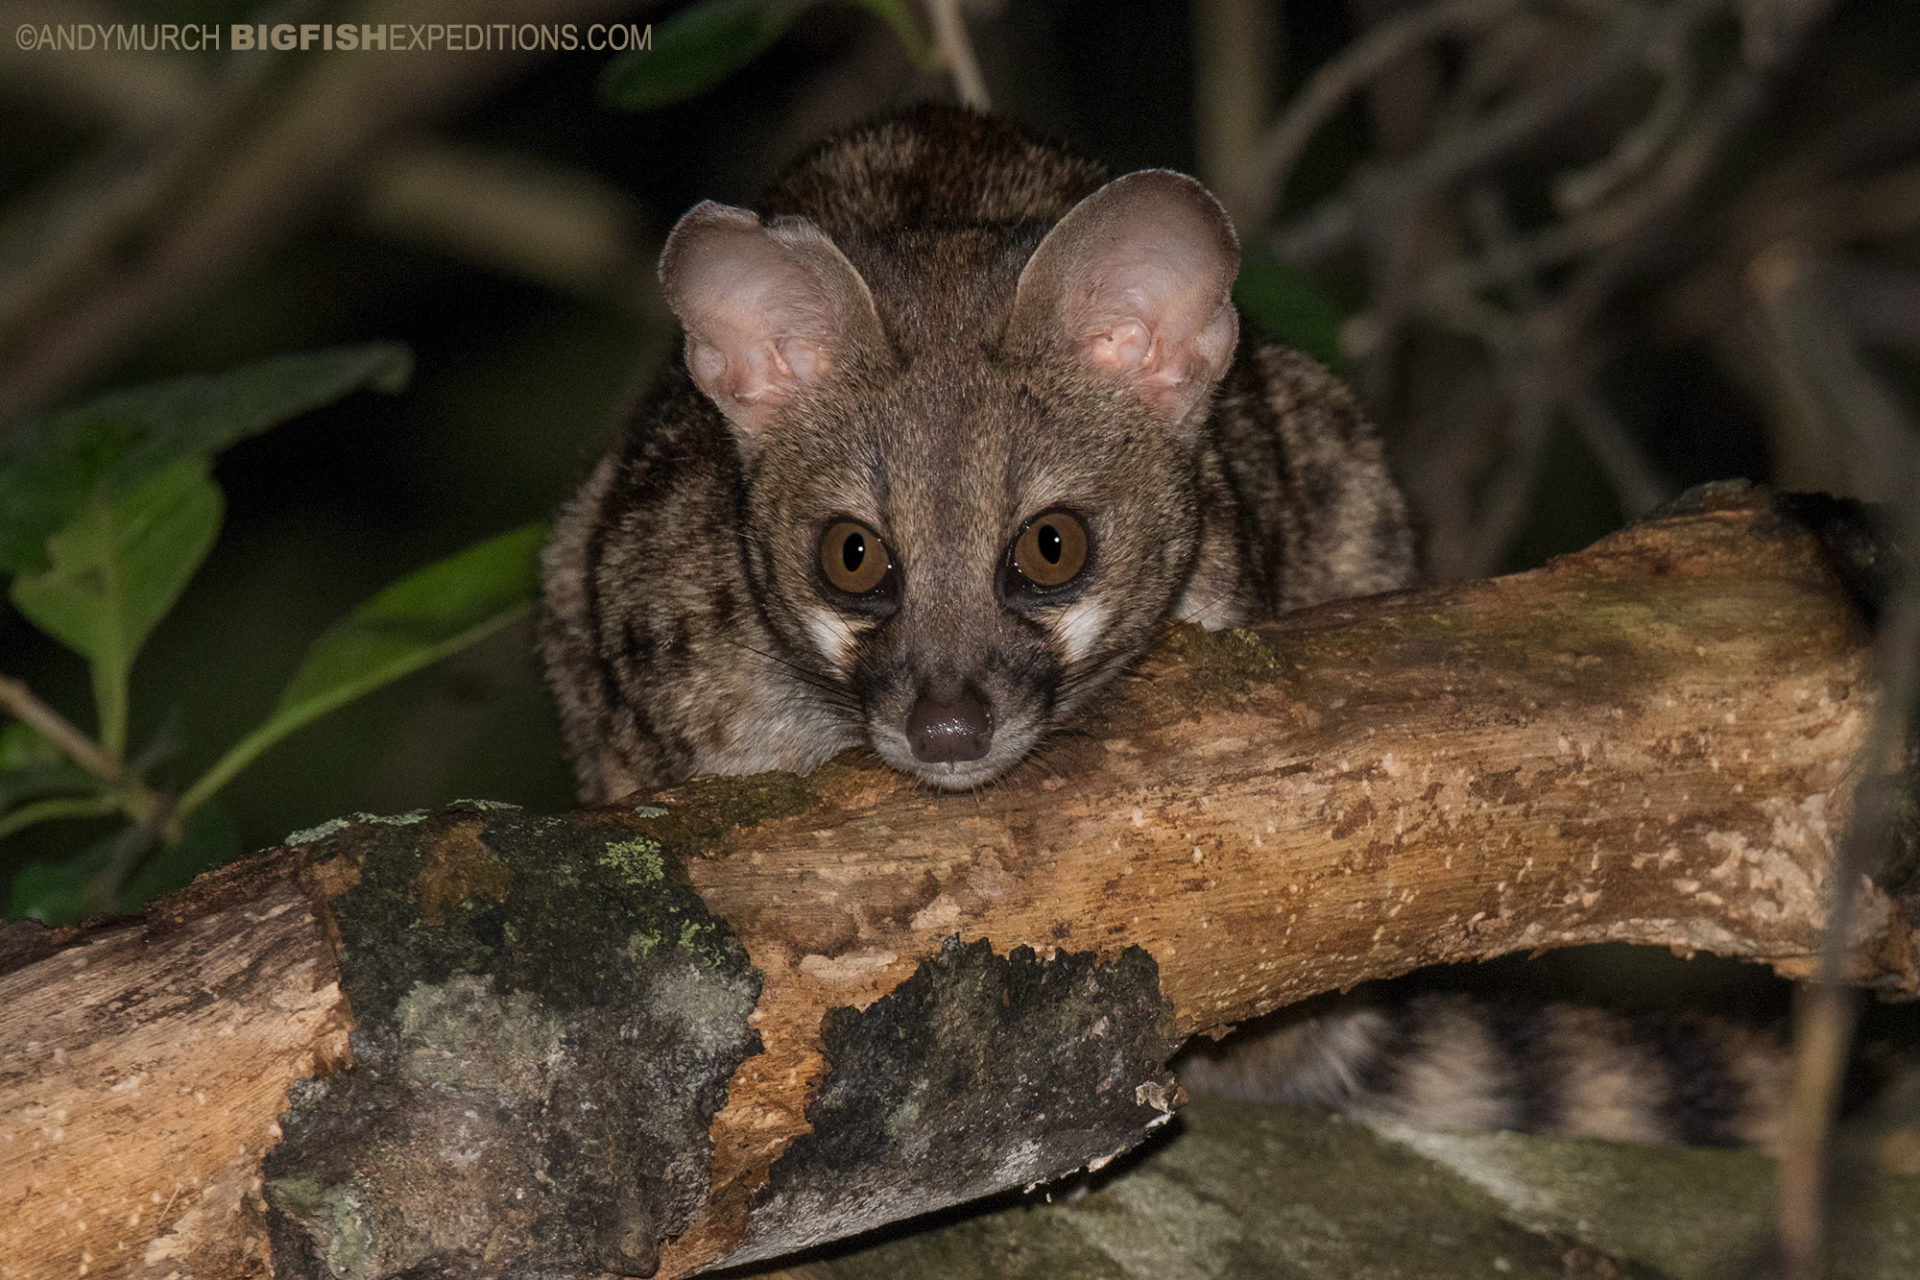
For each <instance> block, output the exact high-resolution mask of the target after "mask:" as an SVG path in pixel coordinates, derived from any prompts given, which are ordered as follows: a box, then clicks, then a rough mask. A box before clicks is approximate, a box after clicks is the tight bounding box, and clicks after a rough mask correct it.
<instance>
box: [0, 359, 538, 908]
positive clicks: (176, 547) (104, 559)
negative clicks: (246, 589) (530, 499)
mask: <svg viewBox="0 0 1920 1280" xmlns="http://www.w3.org/2000/svg"><path fill="white" fill-rule="evenodd" d="M409 368H410V360H409V357H408V355H407V353H406V352H405V351H404V350H402V349H400V348H398V347H394V346H391V345H385V344H375V345H369V346H363V347H353V348H342V349H338V350H333V351H323V352H317V353H313V354H310V355H302V356H288V357H282V358H279V359H273V360H265V361H260V362H258V363H255V364H250V365H247V366H244V367H242V368H240V369H236V370H234V371H232V372H230V373H228V374H224V375H221V376H218V377H207V378H185V379H179V380H176V381H172V382H167V383H163V384H160V385H158V386H154V387H148V388H141V389H137V390H132V391H126V392H120V393H116V394H113V395H109V396H106V397H104V398H102V399H100V400H96V401H94V402H93V403H91V404H88V405H84V406H82V407H80V408H78V409H74V410H71V411H69V412H67V413H64V414H62V415H60V416H58V417H56V418H53V419H51V420H49V421H45V422H42V423H40V424H37V425H35V426H33V427H31V428H29V429H28V430H27V431H25V432H23V433H22V435H21V438H20V440H19V442H18V443H16V444H15V445H14V446H13V447H12V448H11V449H10V450H9V451H8V452H7V454H6V455H5V456H4V458H0V571H5V572H9V573H11V574H12V575H13V579H12V583H11V586H10V589H9V591H8V597H9V599H10V600H11V601H12V602H13V605H14V607H15V608H17V609H18V610H19V611H20V613H21V615H22V616H24V617H25V618H26V619H27V620H28V621H29V622H31V623H32V624H33V625H34V626H36V627H38V628H39V629H40V630H41V631H43V632H45V633H46V634H47V635H49V636H51V637H52V638H53V639H54V640H56V641H58V642H59V643H60V644H62V645H64V646H65V647H66V648H68V649H70V650H72V651H73V652H74V653H75V654H77V655H79V656H80V657H81V658H83V659H85V660H86V662H87V664H88V667H89V669H90V672H91V675H92V686H93V699H94V710H95V716H96V719H97V723H98V728H97V732H96V736H95V738H88V737H87V736H86V735H85V734H84V733H83V732H82V731H81V730H79V729H77V728H73V727H72V725H71V724H69V723H67V722H66V721H65V720H64V718H63V717H61V716H60V715H59V713H58V712H56V711H54V710H53V709H52V708H50V707H47V706H46V705H45V704H44V703H41V702H40V701H39V700H38V699H37V698H35V697H34V696H33V695H32V694H31V693H30V692H29V691H27V690H26V688H25V686H23V685H21V684H19V682H18V681H15V680H11V679H5V678H4V677H3V676H0V679H3V680H4V685H3V686H0V692H3V693H4V694H5V695H6V699H7V706H8V708H9V709H10V710H12V711H14V712H15V713H16V714H17V715H20V716H21V717H22V718H20V719H16V720H13V721H10V722H7V723H5V724H4V725H3V726H0V836H6V835H10V834H12V833H13V832H16V831H19V830H21V829H23V828H25V827H28V826H33V825H37V824H39V823H42V822H50V821H57V820H63V819H66V820H71V819H100V818H105V817H116V816H117V817H118V818H119V819H120V820H121V821H120V822H119V824H117V825H116V826H114V827H113V828H112V829H111V830H110V832H109V833H108V834H107V835H105V836H104V837H101V838H98V839H95V840H93V841H92V842H91V843H88V844H85V845H84V846H83V847H81V848H79V849H77V850H76V851H75V852H74V853H73V854H72V855H70V856H69V857H67V858H65V859H63V860H61V861H59V862H57V863H37V864H32V865H29V866H27V867H25V868H23V869H22V870H21V872H20V873H19V874H18V875H17V876H16V877H15V878H14V883H13V886H12V890H11V895H10V899H9V904H8V905H9V913H10V914H22V915H32V916H37V917H39V918H40V919H42V920H47V921H49V922H59V921H66V920H72V919H76V918H78V917H80V916H82V915H86V914H89V913H96V912H101V911H109V910H123V909H127V908H130V907H132V906H135V905H137V904H138V903H140V902H141V901H144V900H145V899H146V898H147V897H150V896H151V895H153V894H155V893H160V892H164V891H166V890H168V889H171V888H174V887H177V886H178V885H181V884H184V883H185V882H186V881H187V880H189V879H191V878H192V877H193V876H194V875H195V874H196V873H197V872H199V871H201V870H203V869H204V868H206V867H207V866H210V865H213V864H214V863H216V862H219V861H222V860H224V859H226V858H230V857H232V856H233V854H234V853H235V852H236V851H237V840H236V838H235V835H234V831H233V827H232V825H231V824H230V823H229V822H228V821H227V820H226V818H225V817H224V816H222V815H221V814H220V812H219V811H218V810H217V809H216V808H214V807H212V806H210V805H209V804H208V802H209V801H210V800H211V799H212V798H213V797H214V796H215V795H216V793H218V792H219V790H220V789H221V788H222V787H223V786H225V785H226V783H227V782H229V781H230V780H231V779H232V778H233V777H234V775H235V774H237V773H239V772H240V770H241V769H243V768H245V767H246V766H247V765H248V764H249V763H251V762H252V761H253V760H254V759H255V758H256V757H258V756H259V755H260V753H261V752H263V751H265V750H266V749H267V748H269V747H271V746H273V745H274V744H275V743H277V742H279V741H280V740H281V739H283V738H285V737H286V736H287V735H288V734H291V733H293V732H295V731H296V730H298V729H300V728H302V727H303V726H305V725H307V724H309V723H311V722H312V721H313V720H314V719H316V718H318V717H319V716H322V715H324V714H326V713H327V712H329V711H332V710H334V709H335V708H337V707H340V706H342V705H344V704H345V703H347V702H350V701H352V700H353V699H355V698H358V697H360V696H362V695H363V694H366V693H369V692H371V691H372V690H374V689H377V688H379V687H381V686H382V685H386V684H389V683H391V682H392V681H394V680H397V679H399V678H400V677H402V676H404V675H406V674H408V673H409V672H412V671H416V670H418V669H420V668H421V667H423V666H425V665H427V664H428V663H431V662H434V661H436V660H438V659H440V658H442V657H445V656H447V655H448V654H451V653H455V652H457V651H459V650H460V649H462V648H465V647H466V646H467V645H470V644H472V643H474V642H475V641H477V640H479V639H481V638H482V637H484V636H486V635H488V634H490V633H491V632H493V631H494V630H497V629H498V628H499V627H501V626H503V625H505V624H506V623H507V622H509V621H511V620H512V619H513V618H515V617H518V616H520V615H521V614H522V613H524V612H525V611H526V609H527V608H528V607H529V604H530V602H531V600H532V597H533V593H534V588H535V583H536V579H537V574H536V564H535V559H536V553H537V550H538V547H539V543H540V541H541V539H542V538H543V536H544V528H543V527H541V526H538V525H529V526H525V527H523V528H520V529H516V530H513V531H512V532H510V533H506V534H502V535H500V536H499V537H496V538H493V539H490V540H488V541H486V542H482V543H480V544H479V545H477V546H474V547H470V548H468V549H467V550H465V551H462V552H460V553H458V554H456V555H453V556H451V557H449V558H447V559H445V560H443V561H440V562H439V563H437V564H433V565H429V566H427V567H426V568H424V569H421V570H419V571H417V572H415V573H413V574H411V575H409V576H408V577H405V578H403V579H401V580H400V581H398V582H396V583H394V584H393V585H392V586H389V587H387V588H386V589H385V590H383V591H381V592H379V593H377V594H376V595H375V596H374V597H373V598H372V599H370V600H368V601H366V602H365V603H363V604H362V605H361V606H360V607H359V608H357V609H355V610H353V611H352V612H351V613H349V614H348V615H347V616H346V617H344V618H342V619H341V620H340V621H339V622H337V623H335V624H334V625H333V626H332V627H331V628H329V629H328V630H327V631H326V632H325V633H324V634H323V635H321V636H320V637H319V639H318V640H316V641H315V642H314V645H313V647H312V649H311V650H310V651H309V653H308V655H307V658H306V660H305V662H304V663H302V665H301V667H300V669H299V670H298V671H297V672H296V673H295V674H294V676H293V679H292V681H291V682H290V683H289V685H288V686H287V689H286V692H285V693H284V694H283V695H282V696H281V699H280V701H279V703H278V705H277V706H275V707H274V708H273V710H272V711H271V712H270V713H269V714H268V716H267V718H266V720H265V721H264V722H263V723H262V724H261V725H260V726H259V727H258V728H257V729H255V730H254V731H253V732H251V733H249V734H247V735H245V736H244V737H243V738H242V739H241V741H240V742H238V743H237V744H235V745H234V746H233V747H232V748H231V749H229V750H228V751H227V752H226V754H225V755H223V756H222V757H221V758H220V760H219V761H218V762H217V763H216V764H215V765H214V766H213V767H212V768H210V769H208V770H207V772H206V773H205V774H204V775H202V776H201V777H200V778H199V779H198V780H197V781H196V782H194V783H193V784H192V785H191V786H190V787H188V788H187V789H186V790H185V791H184V792H183V793H182V794H181V795H180V796H179V797H178V798H175V797H173V796H170V795H167V794H164V793H162V792H160V791H156V790H154V789H153V788H152V787H151V786H149V785H148V780H147V778H148V774H149V773H150V772H151V771H152V770H153V768H154V767H155V766H156V765H157V764H159V763H161V762H162V761H164V760H165V759H166V758H167V757H168V755H169V754H170V752H171V748H172V744H171V742H170V740H169V739H168V736H167V735H165V734H162V735H160V737H159V738H157V739H156V740H155V741H153V742H150V743H147V744H144V745H143V746H142V748H141V749H140V750H139V751H137V752H130V751H129V743H128V741H127V737H128V725H129V708H128V698H129V693H128V690H129V676H130V673H131V671H132V669H133V664H134V661H135V659H136V658H137V657H138V656H139V653H140V650H141V648H142V646H143V645H144V644H145V643H146V641H147V638H148V637H149V636H150V635H151V634H152V633H153V630H154V628H155V627H156V626H158V625H159V624H160V623H161V621H162V620H163V619H164V618H165V617H166V615H167V613H168V612H169V611H170V610H171V609H172V607H173V605H174V603H175V601H177V600H178V599H179V597H180V593H181V592H182V591H183V590H184V589H185V587H186V585H187V583H188V581H189V580H191V579H192V577H193V575H194V573H195V571H196V570H198V569H199V567H200V565H201V563H202V562H203V561H204V560H205V559H206V557H207V553H208V552H209V551H210V550H211V549H212V547H213V544H214V540H215V538H216V537H217V536H218V534H219V530H220V521H221V515H222V512H223V507H224V502H223V499H222V496H221V493H220V489H219V487H218V485H216V484H215V482H214V480H213V478H212V474H211V470H212V458H213V455H214V454H215V453H216V452H218V451H219V450H220V449H222V448H224V447H225V446H227V445H229V444H232V443H234V442H235V441H237V440H241V439H244V438H245V437H247V436H250V435H253V434H256V433H258V432H260V431H263V430H265V429H267V428H268V427H271V426H273V425H275V424H276V423H279V422H282V421H285V420H286V419H288V418H291V417H294V416H297V415H298V414H300V413H303V412H306V411H307V410H309V409H313V408H317V407H319V406H321V405H324V404H327V403H329V402H331V401H333V400H335V399H338V398H339V397H341V396H343V395H346V394H348V393H349V392H352V391H354V390H357V389H362V388H365V389H372V390H380V391H389V392H391V391H397V390H399V389H400V388H401V387H402V386H403V385H404V384H405V381H406V378H407V376H408V372H409ZM95 829H96V830H97V827H96V828H95Z"/></svg>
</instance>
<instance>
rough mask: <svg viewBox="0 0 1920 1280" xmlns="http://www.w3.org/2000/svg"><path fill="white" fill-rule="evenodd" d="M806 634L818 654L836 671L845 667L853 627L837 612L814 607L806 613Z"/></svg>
mask: <svg viewBox="0 0 1920 1280" xmlns="http://www.w3.org/2000/svg"><path fill="white" fill-rule="evenodd" d="M807 635H808V637H809V638H810V639H812V641H813V647H814V648H816V649H818V650H819V651H820V656H821V657H823V658H825V659H826V660H827V661H828V662H829V663H831V664H832V665H833V668H834V670H836V671H845V670H846V669H847V655H848V653H850V652H851V651H852V649H853V628H851V627H849V626H848V625H847V622H846V619H844V618H842V617H841V616H840V615H839V614H837V613H828V612H827V611H825V610H824V609H816V610H813V611H812V612H810V613H808V615H807Z"/></svg>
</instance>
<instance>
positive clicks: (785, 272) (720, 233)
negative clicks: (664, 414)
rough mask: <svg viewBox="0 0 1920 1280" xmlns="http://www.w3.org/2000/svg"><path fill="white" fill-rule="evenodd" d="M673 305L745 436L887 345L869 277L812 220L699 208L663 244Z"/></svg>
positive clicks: (703, 382)
mask: <svg viewBox="0 0 1920 1280" xmlns="http://www.w3.org/2000/svg"><path fill="white" fill-rule="evenodd" d="M660 282H661V283H662V284H663V285H664V286H665V287H666V292H667V305H668V306H670V307H672V308H673V313H674V314H675V315H676V316H678V317H679V318H680V323H681V325H682V327H684V328H685V329H686V331H687V369H688V371H689V372H690V373H692V374H693V380H694V381H695V382H696V383H698V384H699V387H700V390H702V391H704V392H705V393H706V395H707V398H708V399H710V400H712V401H713V402H714V404H716V405H717V406H719V408H720V411H721V412H722V413H724V414H726V416H727V420H728V421H729V422H731V423H732V424H733V425H734V427H735V428H736V429H737V430H738V431H739V432H740V433H741V434H742V436H743V437H744V438H746V439H749V440H750V439H751V438H752V437H754V436H757V435H758V434H759V433H761V432H763V431H765V430H766V429H767V427H768V425H769V424H771V423H772V421H773V420H774V418H775V417H776V416H777V415H778V413H779V412H780V410H781V409H782V408H783V407H785V406H786V404H787V403H788V402H789V401H791V400H792V399H793V398H794V397H795V396H796V395H798V394H799V393H801V392H802V391H804V390H806V389H807V388H808V387H810V386H812V385H813V384H814V383H817V382H818V381H820V380H821V379H822V378H824V377H826V376H827V375H828V374H829V373H830V372H832V371H833V370H834V369H836V368H838V367H840V365H841V364H843V363H845V362H846V361H847V360H849V359H852V358H854V357H855V355H856V353H857V352H859V351H860V350H862V349H866V350H869V351H873V352H881V351H884V350H885V338H884V335H883V334H882V332H881V329H880V319H879V316H878V315H877V314H876V313H875V311H874V309H873V295H872V294H871V293H869V292H868V290H867V283H866V281H864V280H862V279H861V278H860V273H859V272H858V271H856V270H854V268H853V264H852V263H850V262H848V261H847V259H846V255H845V254H843V253H841V252H840V250H839V248H838V246H836V245H835V244H834V243H833V241H831V240H829V239H827V237H826V235H825V233H823V232H822V231H821V230H820V228H818V227H816V226H814V225H813V223H811V222H809V221H807V220H806V219H805V218H798V217H786V218H776V219H775V220H773V221H772V222H771V223H768V224H765V225H763V224H762V223H761V221H760V219H759V218H758V217H756V216H755V215H754V214H752V213H751V212H749V211H748V210H746V209H737V208H734V207H733V206H731V205H724V204H716V203H714V202H713V201H711V200H708V201H704V202H703V203H701V204H697V205H695V206H694V207H693V208H692V209H690V210H688V211H687V213H686V214H685V215H684V216H683V217H682V218H681V219H680V221H679V223H678V224H677V225H676V226H675V227H674V229H673V234H672V235H670V236H668V237H667V244H666V248H664V249H663V250H661V253H660Z"/></svg>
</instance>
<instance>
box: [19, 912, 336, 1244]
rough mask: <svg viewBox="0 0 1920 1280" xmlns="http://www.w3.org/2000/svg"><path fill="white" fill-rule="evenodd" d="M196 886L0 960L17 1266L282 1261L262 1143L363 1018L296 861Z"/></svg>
mask: <svg viewBox="0 0 1920 1280" xmlns="http://www.w3.org/2000/svg"><path fill="white" fill-rule="evenodd" d="M207 880H211V881H214V882H215V883H217V882H218V877H207V878H205V880H203V889H204V888H207V887H211V886H208V885H206V883H205V881H207ZM182 901H183V903H184V902H191V903H192V904H193V905H194V906H195V907H197V908H199V909H198V910H196V911H194V912H193V913H192V914H189V915H186V916H185V917H176V916H173V915H171V914H170V913H167V912H163V911H156V912H155V913H153V914H152V915H151V916H150V917H149V918H148V919H147V920H146V921H145V922H143V923H122V924H115V925H110V926H107V927H104V928H98V929H94V930H91V931H88V932H87V933H85V934H84V935H82V936H80V937H78V938H76V939H74V940H73V941H71V942H70V943H69V944H68V945H66V946H65V947H63V948H61V949H60V950H58V951H56V952H55V953H54V954H52V955H51V956H48V957H47V958H45V959H42V960H40V961H39V963H35V964H28V965H26V966H24V967H22V968H18V969H15V970H14V971H13V972H10V973H4V974H0V1009H4V1010H5V1017H4V1019H0V1275H5V1276H9V1277H12V1276H23V1277H24V1276H66V1277H72V1276H76V1275H79V1276H85V1275H107V1276H122V1275H125V1276H132V1275H140V1276H156V1277H164V1276H170V1275H171V1276H180V1277H186V1276H251V1275H265V1274H268V1271H267V1267H268V1257H269V1251H268V1248H267V1241H266V1236H265V1232H264V1231H263V1230H262V1229H261V1216H260V1209H261V1208H262V1205H261V1202H260V1160H261V1157H262V1156H264V1155H265V1154H266V1152H267V1151H268V1149H269V1148H271V1147H272V1146H273V1144H274V1142H275V1141H276V1140H277V1139H278V1138H279V1136H280V1133H279V1126H278V1123H277V1121H278V1118H279V1115H280V1113H281V1112H282V1111H284V1110H286V1106H287V1088H288V1086H289V1085H291V1084H293V1082H294V1081H296V1080H300V1079H303V1078H306V1077H310V1076H320V1075H326V1074H329V1073H330V1072H333V1071H337V1070H339V1069H340V1068H341V1067H342V1066H344V1065H345V1064H346V1062H347V1061H348V1054H347V1032H348V1031H349V1029H350V1027H351V1021H350V1019H349V1017H348V1014H347V1009H346V1000H345V997H344V996H343V995H342V994H341V992H340V988H339V985H338V981H337V979H338V972H337V968H336V966H335V963H334V955H333V948H332V947H331V946H330V945H329V944H328V942H327V940H326V938H325V936H324V935H323V933H322V931H321V929H320V928H319V925H318V921H317V920H316V917H315V913H314V907H313V904H312V902H311V901H310V900H309V897H308V893H307V891H306V890H304V889H302V888H301V887H300V886H299V885H298V884H297V883H295V881H294V879H293V878H292V877H291V876H289V875H285V874H281V875H272V876H265V877H262V878H259V879H257V880H255V879H251V878H250V879H248V880H247V881H246V883H245V884H244V886H243V887H242V891H241V892H240V893H238V894H237V895H233V896H229V897H225V898H224V899H223V898H222V897H219V896H213V895H207V894H205V893H204V892H203V893H202V894H198V895H196V896H194V897H191V898H188V899H183V900H182ZM25 929H26V927H25V926H19V925H13V926H8V933H9V935H11V934H13V933H14V932H15V931H19V932H20V933H22V934H23V935H24V933H25ZM3 967H5V966H4V965H0V968H3Z"/></svg>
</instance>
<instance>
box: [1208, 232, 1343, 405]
mask: <svg viewBox="0 0 1920 1280" xmlns="http://www.w3.org/2000/svg"><path fill="white" fill-rule="evenodd" d="M1233 300H1234V301H1235V302H1237V303H1239V304H1240V309H1241V310H1242V311H1245V312H1246V313H1247V315H1248V316H1249V317H1250V318H1251V319H1252V320H1253V321H1254V323H1256V324H1258V325H1259V326H1260V328H1261V329H1262V330H1263V331H1264V332H1265V333H1266V335H1267V336H1268V337H1269V338H1271V339H1273V340H1274V341H1275V342H1283V343H1285V344H1286V345H1287V346H1290V347H1295V348H1297V349H1299V350H1301V351H1304V352H1306V353H1307V354H1308V355H1310V356H1312V357H1313V358H1314V359H1315V360H1318V361H1319V362H1320V363H1321V364H1324V365H1326V366H1327V368H1329V369H1331V370H1333V371H1334V372H1335V373H1343V372H1345V367H1346V360H1345V358H1344V357H1343V356H1342V355H1341V353H1340V312H1339V310H1338V309H1337V308H1336V307H1335V306H1334V305H1333V303H1331V302H1329V301H1327V298H1326V295H1324V294H1322V293H1321V292H1320V291H1319V290H1318V289H1316V288H1314V286H1313V285H1312V284H1311V283H1310V282H1309V281H1308V280H1307V278H1306V277H1305V276H1304V275H1302V274H1300V272H1299V271H1297V270H1295V269H1294V268H1293V267H1291V266H1289V265H1288V264H1287V263H1285V262H1282V261H1281V260H1280V258H1279V257H1278V256H1277V255H1276V254H1275V253H1274V252H1273V251H1272V250H1271V249H1269V248H1267V247H1266V246H1265V245H1262V244H1259V243H1248V244H1245V245H1243V246H1242V247H1241V256H1240V278H1239V279H1237V280H1235V281H1234V282H1233Z"/></svg>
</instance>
